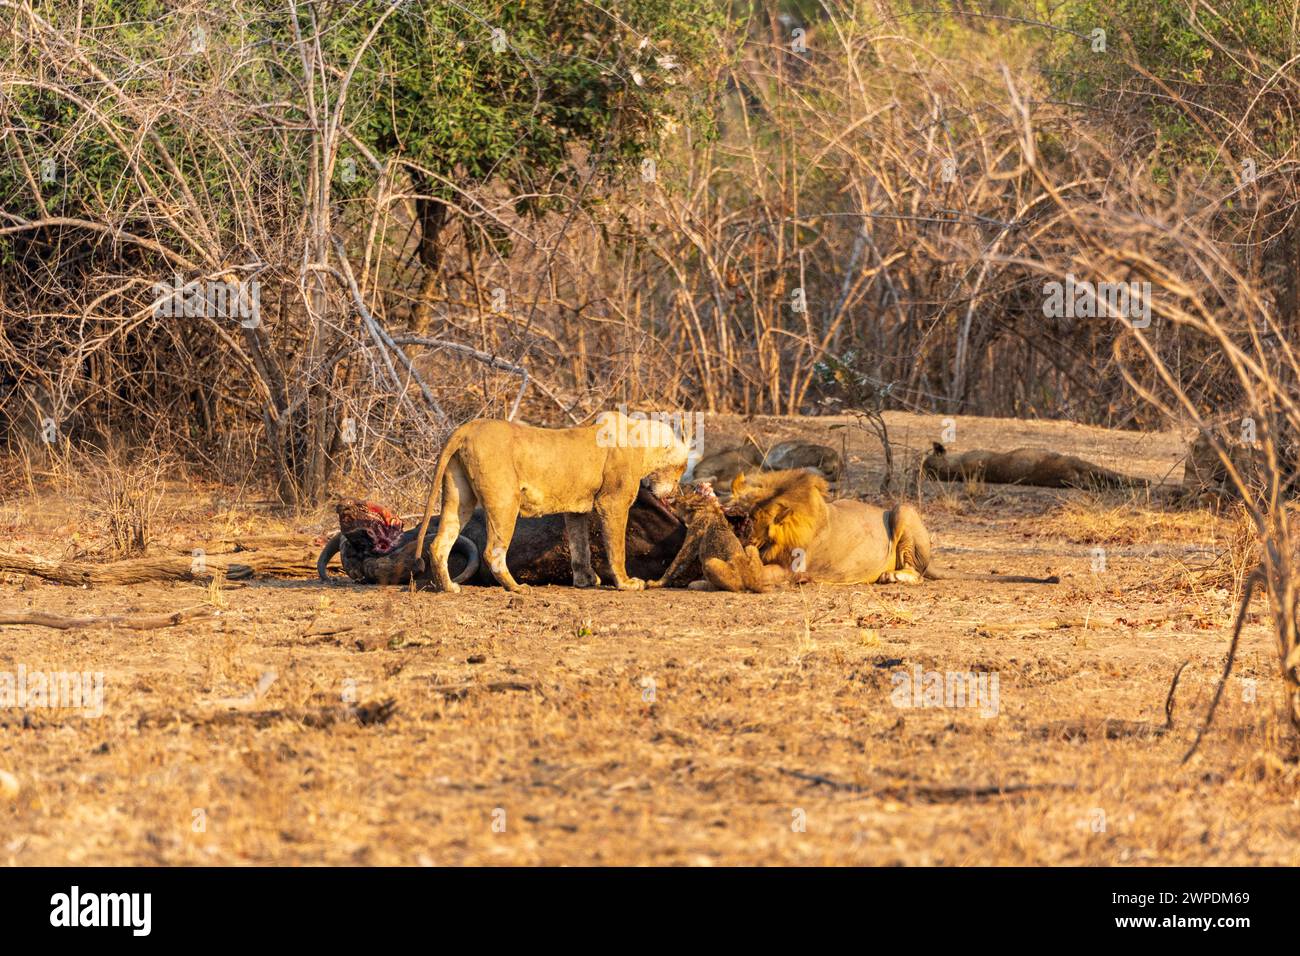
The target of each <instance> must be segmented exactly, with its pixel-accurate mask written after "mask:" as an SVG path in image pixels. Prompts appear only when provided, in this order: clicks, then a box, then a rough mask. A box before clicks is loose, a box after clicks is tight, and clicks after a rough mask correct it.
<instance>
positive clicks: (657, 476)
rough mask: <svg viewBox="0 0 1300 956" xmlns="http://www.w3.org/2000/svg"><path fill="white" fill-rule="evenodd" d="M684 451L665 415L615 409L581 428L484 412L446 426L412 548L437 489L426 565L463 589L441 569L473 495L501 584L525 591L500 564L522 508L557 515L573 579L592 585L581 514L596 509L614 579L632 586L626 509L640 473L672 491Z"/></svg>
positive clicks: (661, 491) (635, 581)
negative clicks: (437, 514)
mask: <svg viewBox="0 0 1300 956" xmlns="http://www.w3.org/2000/svg"><path fill="white" fill-rule="evenodd" d="M686 458H687V448H686V445H685V443H684V442H683V441H682V440H681V439H680V438H678V437H677V435H676V434H675V433H674V432H673V430H672V427H671V426H670V425H669V424H668V423H667V422H664V421H659V420H651V419H645V418H630V417H628V416H625V415H623V414H622V413H621V412H608V413H605V414H603V415H601V416H600V417H599V418H598V419H597V421H596V424H594V425H588V426H585V427H580V428H534V427H532V426H530V425H518V424H515V423H514V422H503V421H494V420H491V419H480V420H479V421H473V422H469V423H467V424H465V425H462V426H461V427H460V428H458V429H456V430H455V431H454V432H452V435H451V438H449V439H448V440H447V446H446V447H445V448H444V449H443V450H442V455H441V456H440V457H439V458H438V471H437V474H436V475H435V477H434V480H433V487H432V488H430V489H429V501H428V503H427V504H426V505H425V509H424V520H423V521H421V523H420V532H419V534H418V535H417V536H416V541H417V546H416V552H415V553H416V554H423V552H424V536H425V533H426V532H427V531H428V528H429V521H430V519H431V518H432V517H433V504H434V501H435V499H436V498H437V495H438V490H439V489H440V488H441V490H442V516H441V520H440V521H439V523H438V533H437V536H436V537H435V538H434V540H433V563H434V573H435V575H436V576H437V579H438V584H439V586H440V587H441V588H442V590H444V591H459V590H460V586H459V585H458V584H456V583H455V582H454V581H452V579H451V576H450V575H449V574H448V571H447V558H448V555H449V554H450V553H451V548H452V545H453V544H454V543H455V541H456V538H457V536H458V535H459V533H460V529H461V526H462V525H464V524H466V523H467V522H468V521H469V520H470V517H471V516H472V515H473V513H474V508H475V507H476V506H477V505H478V503H479V502H482V504H483V511H484V514H485V516H486V518H487V542H486V544H487V547H486V549H485V551H484V554H485V556H486V558H487V564H488V567H489V568H490V569H491V570H492V573H493V575H494V576H495V577H496V579H497V580H498V581H499V582H501V584H502V585H504V586H505V588H506V590H509V591H522V590H523V587H521V586H520V584H519V583H518V582H517V581H515V579H514V577H513V576H512V575H511V573H510V569H509V567H508V566H507V563H506V552H507V549H508V548H509V547H510V540H511V538H513V537H514V531H515V522H516V521H517V520H518V518H519V517H520V516H521V515H522V516H524V517H528V518H531V517H538V516H541V515H553V514H562V515H564V519H565V520H564V530H565V535H566V537H567V538H568V543H569V556H570V560H571V563H572V568H573V583H574V585H575V586H577V587H593V586H595V585H597V584H599V583H600V579H599V578H597V576H596V574H595V572H593V571H592V569H591V538H590V531H589V526H588V516H589V515H590V514H591V513H592V512H594V513H595V514H596V516H597V517H598V518H599V519H600V526H601V532H602V537H603V539H604V543H605V553H606V554H607V555H608V557H609V567H610V571H611V572H612V574H613V577H614V586H615V587H617V588H618V589H619V590H639V589H641V588H643V587H645V582H644V581H643V580H641V579H640V578H631V577H628V575H627V567H626V564H625V556H624V546H625V539H626V533H627V513H628V509H630V508H631V507H632V502H633V501H634V500H635V499H636V496H637V489H638V488H639V487H640V485H641V483H642V482H643V481H645V482H647V483H648V487H649V491H650V492H651V494H653V495H655V496H656V497H663V496H664V495H666V494H668V493H669V492H671V491H672V489H673V488H674V487H676V485H677V481H678V479H679V478H681V476H682V472H683V471H685V470H686ZM420 563H421V565H422V564H423V562H420Z"/></svg>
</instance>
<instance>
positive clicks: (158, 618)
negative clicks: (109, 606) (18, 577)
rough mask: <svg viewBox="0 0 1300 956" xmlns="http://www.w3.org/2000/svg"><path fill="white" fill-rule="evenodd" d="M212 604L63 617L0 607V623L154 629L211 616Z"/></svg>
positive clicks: (214, 609) (65, 628)
mask: <svg viewBox="0 0 1300 956" xmlns="http://www.w3.org/2000/svg"><path fill="white" fill-rule="evenodd" d="M218 613H219V612H218V611H217V609H216V608H214V607H205V606H201V605H200V606H198V607H189V608H184V609H182V610H180V611H173V612H171V613H170V614H136V615H131V614H102V615H96V616H93V617H67V616H65V615H63V614H51V613H50V612H48V611H0V627H4V626H5V625H16V624H31V625H35V626H37V627H55V628H58V629H60V630H64V631H66V630H70V629H72V628H77V627H125V628H129V629H130V630H133V631H154V630H157V629H158V628H160V627H175V626H176V625H177V624H180V623H183V622H184V621H191V620H193V619H195V618H201V617H215V616H216V615H217V614H218Z"/></svg>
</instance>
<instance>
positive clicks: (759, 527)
mask: <svg viewBox="0 0 1300 956" xmlns="http://www.w3.org/2000/svg"><path fill="white" fill-rule="evenodd" d="M826 490H827V486H826V482H825V480H824V479H822V478H820V477H818V476H817V475H813V474H811V473H810V472H807V471H773V472H766V473H760V474H756V475H741V476H740V477H738V478H737V479H736V480H735V482H733V484H732V507H733V508H735V507H737V506H739V507H743V508H745V509H747V510H748V511H749V512H750V515H751V517H752V527H751V530H750V534H749V543H750V544H752V545H755V546H757V547H758V549H759V554H760V555H761V556H762V558H763V561H764V562H766V563H767V564H769V565H771V564H778V565H782V566H784V567H789V568H790V569H791V570H792V572H794V573H795V574H796V575H801V576H802V577H804V578H805V579H806V580H810V581H816V582H822V583H826V584H875V583H881V584H890V583H900V584H918V583H920V581H921V580H922V579H923V578H925V579H929V580H934V581H943V580H949V581H952V580H961V581H1006V582H1010V583H1022V584H1059V583H1060V579H1059V578H1057V577H1050V578H1033V577H1025V576H1022V575H1015V574H987V575H986V574H954V573H940V572H937V571H935V570H934V569H933V568H932V567H931V566H930V532H929V531H927V530H926V528H925V525H924V524H923V523H922V522H921V515H920V514H919V513H918V512H917V510H916V509H915V508H913V507H912V506H911V505H907V504H902V505H898V506H897V507H894V508H890V509H889V510H885V509H883V508H877V507H876V506H875V505H869V504H866V503H865V502H861V501H852V500H848V499H841V500H839V501H830V502H828V501H827V500H826Z"/></svg>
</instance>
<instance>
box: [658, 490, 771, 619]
mask: <svg viewBox="0 0 1300 956" xmlns="http://www.w3.org/2000/svg"><path fill="white" fill-rule="evenodd" d="M672 505H673V510H675V511H676V512H677V515H678V517H679V518H681V519H682V521H684V522H685V523H686V541H685V542H684V543H683V544H682V547H681V550H680V551H678V552H677V557H676V558H675V559H674V560H673V563H672V564H671V565H669V567H668V569H667V570H666V571H665V572H664V573H663V576H662V577H660V578H659V579H658V580H657V581H650V582H649V583H648V584H647V587H652V588H662V587H678V586H680V585H681V583H682V582H683V581H685V580H690V577H689V576H690V574H691V571H692V569H693V568H696V567H698V569H699V571H700V573H702V574H703V577H702V578H700V579H699V580H692V581H691V583H690V584H689V587H691V588H692V589H694V590H718V591H751V592H753V593H755V594H761V593H763V592H765V591H767V590H769V589H770V588H771V587H772V586H773V585H776V584H779V583H781V582H783V581H784V580H785V579H786V574H785V570H784V569H783V568H780V567H768V568H765V567H764V566H763V560H762V558H760V557H759V555H758V549H756V548H755V547H754V546H753V545H750V546H748V547H746V546H743V545H741V543H740V539H739V538H738V537H736V532H735V531H734V530H733V529H732V527H731V522H730V521H728V520H727V516H726V514H725V513H724V512H723V510H722V505H721V504H720V503H719V502H718V497H717V495H715V494H714V492H713V487H712V486H711V485H710V484H709V483H708V482H701V483H700V484H699V485H697V486H696V487H695V488H694V489H692V490H689V491H682V492H679V493H678V494H677V495H676V496H674V498H673V500H672ZM697 562H698V564H697Z"/></svg>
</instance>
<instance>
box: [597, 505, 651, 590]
mask: <svg viewBox="0 0 1300 956" xmlns="http://www.w3.org/2000/svg"><path fill="white" fill-rule="evenodd" d="M635 496H636V489H635V488H633V490H632V495H631V496H626V497H625V500H624V499H620V500H618V501H598V502H597V503H596V514H597V516H598V517H599V518H600V530H601V534H602V536H603V537H604V540H605V554H607V555H608V556H609V569H610V571H611V572H613V574H614V587H616V588H618V589H619V590H620V591H640V590H642V589H644V588H645V582H644V581H642V580H641V579H640V578H630V577H628V576H627V553H626V549H627V513H628V510H629V509H630V508H631V507H632V501H633V499H634V498H635Z"/></svg>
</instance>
